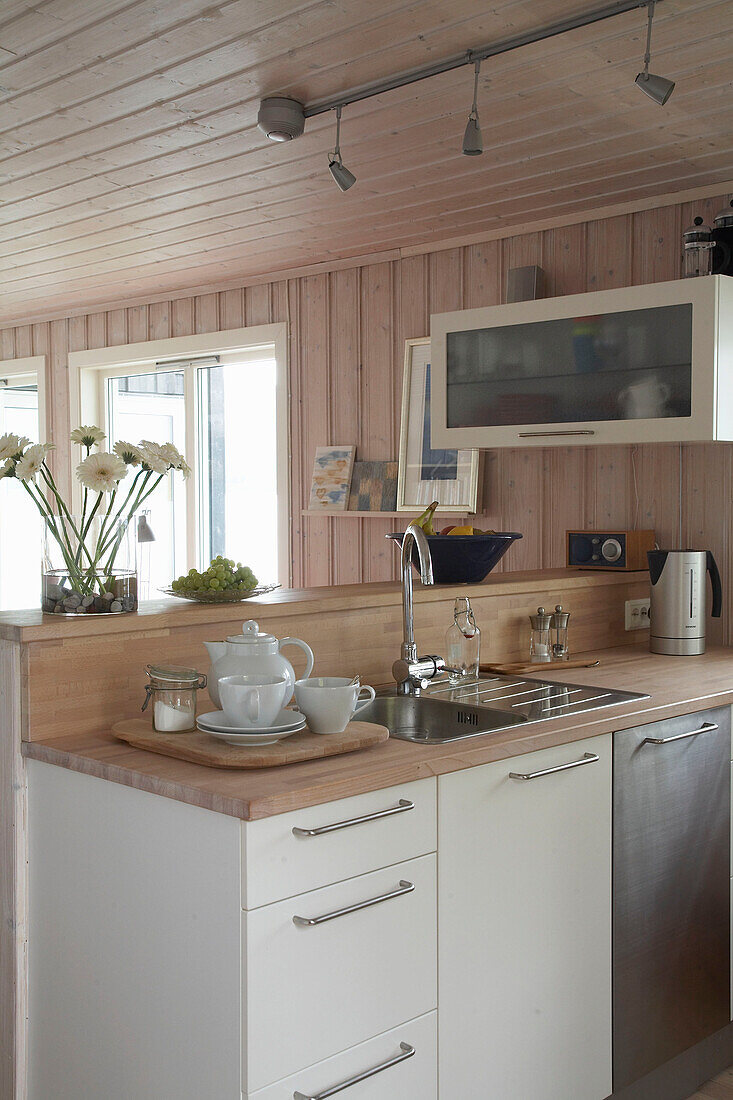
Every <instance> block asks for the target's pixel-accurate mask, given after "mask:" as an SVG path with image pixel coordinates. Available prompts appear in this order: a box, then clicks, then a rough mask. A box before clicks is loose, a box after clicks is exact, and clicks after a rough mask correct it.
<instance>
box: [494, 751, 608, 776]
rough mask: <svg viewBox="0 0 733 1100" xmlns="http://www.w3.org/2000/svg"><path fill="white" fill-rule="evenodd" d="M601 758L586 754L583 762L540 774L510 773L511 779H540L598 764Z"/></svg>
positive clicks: (562, 765)
mask: <svg viewBox="0 0 733 1100" xmlns="http://www.w3.org/2000/svg"><path fill="white" fill-rule="evenodd" d="M599 760H600V756H596V754H595V753H594V752H584V753H583V759H582V760H571V761H570V762H569V763H568V764H558V765H557V766H556V767H554V768H543V769H542V771H540V772H509V778H510V779H539V778H540V776H543V775H552V774H553V773H554V772H566V771H567V770H568V768H581V767H582V766H583V764H597V763H598V761H599Z"/></svg>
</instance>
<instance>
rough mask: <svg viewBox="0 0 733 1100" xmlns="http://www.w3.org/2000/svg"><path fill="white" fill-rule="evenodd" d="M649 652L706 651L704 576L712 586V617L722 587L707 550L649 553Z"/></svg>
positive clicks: (719, 607) (679, 653)
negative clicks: (650, 587) (650, 583)
mask: <svg viewBox="0 0 733 1100" xmlns="http://www.w3.org/2000/svg"><path fill="white" fill-rule="evenodd" d="M647 558H648V560H649V574H650V576H651V581H652V598H651V606H650V616H649V617H650V620H651V632H650V636H649V648H650V650H651V651H652V653H668V654H673V655H677V656H690V655H693V654H696V653H704V652H705V621H706V606H705V602H706V601H705V574H706V573H709V574H710V580H711V582H712V586H713V608H712V615H713V617H714V618H716V619H717V618H720V613H721V611H722V608H723V588H722V585H721V583H720V573H719V572H718V566H717V564H716V561H715V558H714V557H713V555H712V553H711V551H710V550H649V551H648V553H647Z"/></svg>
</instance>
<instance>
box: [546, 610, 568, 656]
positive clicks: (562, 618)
mask: <svg viewBox="0 0 733 1100" xmlns="http://www.w3.org/2000/svg"><path fill="white" fill-rule="evenodd" d="M569 621H570V612H569V611H563V609H562V604H561V603H558V604H555V614H554V615H552V616H551V620H550V634H551V636H552V659H553V661H567V659H568V657H569V656H570V650H569V649H568V622H569Z"/></svg>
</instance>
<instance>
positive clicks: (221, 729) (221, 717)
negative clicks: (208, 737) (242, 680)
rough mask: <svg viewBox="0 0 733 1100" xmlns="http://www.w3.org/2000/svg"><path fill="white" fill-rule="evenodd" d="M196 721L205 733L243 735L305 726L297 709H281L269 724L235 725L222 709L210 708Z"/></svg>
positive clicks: (280, 731) (255, 734)
mask: <svg viewBox="0 0 733 1100" xmlns="http://www.w3.org/2000/svg"><path fill="white" fill-rule="evenodd" d="M196 722H197V725H198V727H199V729H202V730H204V731H205V732H206V733H226V734H229V735H230V736H231V735H232V734H238V735H239V736H240V737H244V736H257V735H258V734H268V735H269V734H274V733H296V731H297V730H301V729H303V727H304V726H305V715H303V714H301V712H300V711H299V710H281V711H280V713H279V714H278V716H277V718H276V719H275V721H274V722H273V723H272V724H271V725H269V726H235V725H233V724H232V723H231V722H230V721H229V719H228V718H227V716H226V714H225V713H224V711H223V710H211V711H209V712H208V713H207V714H199V715H198V717H197V719H196Z"/></svg>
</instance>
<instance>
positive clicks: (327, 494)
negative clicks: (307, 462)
mask: <svg viewBox="0 0 733 1100" xmlns="http://www.w3.org/2000/svg"><path fill="white" fill-rule="evenodd" d="M355 452H356V447H348V446H344V447H316V458H315V462H314V463H313V480H312V481H311V495H310V501H309V503H308V508H309V509H312V510H315V509H318V508H323V509H324V511H325V510H326V509H328V510H330V511H339V512H345V511H346V505H347V504H348V503H349V490H350V488H351V472H352V470H353V468H354V454H355Z"/></svg>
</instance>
